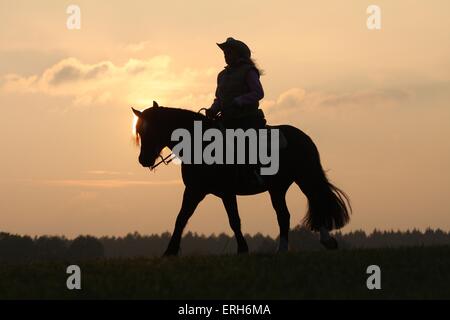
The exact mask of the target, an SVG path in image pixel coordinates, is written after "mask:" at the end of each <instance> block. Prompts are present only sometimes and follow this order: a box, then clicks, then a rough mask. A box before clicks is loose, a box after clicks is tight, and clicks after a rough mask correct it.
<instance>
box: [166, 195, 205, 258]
mask: <svg viewBox="0 0 450 320" xmlns="http://www.w3.org/2000/svg"><path fill="white" fill-rule="evenodd" d="M205 195H206V194H205V193H202V192H199V191H196V190H192V189H189V188H186V189H185V190H184V194H183V203H182V205H181V209H180V212H179V213H178V217H177V221H176V222H175V229H174V231H173V234H172V238H171V239H170V242H169V245H168V246H167V250H166V252H164V255H165V256H171V255H177V254H178V251H179V250H180V242H181V236H182V234H183V230H184V228H185V227H186V224H187V222H188V220H189V218H190V217H191V216H192V214H193V213H194V211H195V209H196V208H197V205H198V204H199V203H200V201H202V200H203V199H204V198H205Z"/></svg>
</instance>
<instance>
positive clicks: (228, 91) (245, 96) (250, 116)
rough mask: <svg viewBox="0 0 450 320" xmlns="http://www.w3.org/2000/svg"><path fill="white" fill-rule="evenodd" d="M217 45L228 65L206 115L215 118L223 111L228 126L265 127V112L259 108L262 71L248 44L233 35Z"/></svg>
mask: <svg viewBox="0 0 450 320" xmlns="http://www.w3.org/2000/svg"><path fill="white" fill-rule="evenodd" d="M217 45H218V46H219V48H220V49H222V51H223V53H224V56H225V62H226V63H227V66H226V67H225V68H224V70H222V71H221V72H220V73H219V75H218V76H217V89H216V98H215V99H214V102H213V104H212V105H211V107H210V108H209V109H208V110H207V111H206V116H207V117H208V118H215V117H216V116H217V115H218V114H220V119H221V122H222V124H223V126H224V127H226V128H242V129H248V128H262V127H264V125H265V120H264V115H263V113H262V110H260V109H259V108H258V107H259V100H261V99H262V98H263V97H264V90H263V87H262V85H261V82H260V80H259V77H260V74H261V72H260V70H259V69H258V68H257V67H256V65H255V63H254V62H253V60H252V59H251V51H250V49H249V47H248V46H247V45H246V44H245V43H244V42H242V41H240V40H236V39H233V38H231V37H230V38H228V39H227V40H226V41H225V42H223V43H218V44H217Z"/></svg>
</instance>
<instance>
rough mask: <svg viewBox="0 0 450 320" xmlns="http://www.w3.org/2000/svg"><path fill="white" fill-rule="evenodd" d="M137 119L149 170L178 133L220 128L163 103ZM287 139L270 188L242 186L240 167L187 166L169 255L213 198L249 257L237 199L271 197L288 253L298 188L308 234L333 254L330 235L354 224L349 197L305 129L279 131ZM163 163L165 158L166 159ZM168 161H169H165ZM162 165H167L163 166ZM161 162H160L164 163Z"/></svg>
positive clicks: (334, 244)
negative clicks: (292, 197) (292, 194)
mask: <svg viewBox="0 0 450 320" xmlns="http://www.w3.org/2000/svg"><path fill="white" fill-rule="evenodd" d="M132 111H133V113H134V114H135V116H136V117H137V121H136V124H135V135H136V136H135V137H136V142H137V144H138V145H140V154H139V162H140V164H141V165H142V166H143V167H146V168H150V169H151V170H152V169H154V167H155V162H156V160H157V159H158V158H162V156H161V153H162V150H163V149H164V148H166V147H167V148H169V149H171V150H172V149H173V148H174V147H175V145H176V142H175V141H172V139H171V136H172V132H173V131H174V130H176V129H180V128H182V129H185V130H187V131H188V132H189V133H191V134H193V131H194V122H196V121H201V124H202V126H203V128H204V129H208V128H216V127H217V123H216V121H213V120H212V119H209V118H207V117H206V116H204V115H203V114H201V113H199V112H194V111H190V110H186V109H180V108H172V107H163V106H159V105H158V103H157V102H155V101H154V102H153V106H152V107H149V108H147V109H145V110H144V111H139V110H136V109H134V108H132ZM272 128H276V129H278V130H279V132H281V134H282V135H283V136H284V137H285V140H286V141H287V144H286V146H285V148H282V149H281V148H280V149H279V169H278V172H277V173H276V174H274V175H270V176H264V179H263V180H264V183H262V184H261V183H260V184H249V185H247V186H244V187H243V185H245V183H243V182H242V181H238V182H237V183H236V175H235V174H233V172H235V171H236V169H235V166H230V165H224V164H212V165H211V164H192V163H182V164H181V171H182V179H183V183H184V186H185V189H184V193H183V201H182V204H181V209H180V211H179V213H178V216H177V218H176V222H175V227H174V230H173V233H172V236H171V239H170V241H169V244H168V246H167V249H166V251H165V252H164V256H173V255H177V254H178V252H179V250H180V242H181V237H182V234H183V230H184V228H185V227H186V225H187V223H188V220H189V218H190V217H191V216H192V215H193V213H194V211H195V209H196V207H197V205H198V204H199V203H200V202H201V201H202V200H203V199H204V198H205V196H206V195H208V194H213V195H215V196H217V197H219V198H221V199H222V202H223V205H224V207H225V210H226V213H227V215H228V220H229V224H230V227H231V229H232V230H233V232H234V236H235V239H236V241H237V251H238V252H237V253H238V254H245V253H248V252H249V248H248V245H247V242H246V240H245V238H244V236H243V234H242V231H241V222H240V217H239V212H238V206H237V199H236V197H237V195H255V194H259V193H262V192H269V195H270V199H271V202H272V206H273V208H274V209H275V213H276V216H277V221H278V225H279V244H278V252H286V251H288V243H289V242H288V235H289V229H290V212H289V210H288V207H287V205H286V199H285V197H286V192H287V190H288V188H289V187H290V186H291V185H292V184H293V183H295V184H297V185H298V187H299V188H300V189H301V191H302V192H303V193H304V194H305V196H306V198H307V200H308V209H307V212H306V215H305V217H304V219H303V221H302V223H303V225H304V226H305V227H307V228H308V229H310V230H312V231H316V232H320V243H321V244H322V245H323V246H324V247H325V248H326V249H329V250H333V249H337V248H338V244H337V241H336V239H335V238H334V237H332V236H331V235H330V233H329V232H330V231H332V230H335V229H340V228H342V227H343V226H345V225H346V224H347V223H348V222H349V220H350V213H351V206H350V200H349V197H348V196H347V195H346V193H345V192H343V191H342V190H341V189H339V188H338V187H336V186H334V185H333V184H332V183H331V182H330V181H329V180H328V178H327V176H326V173H325V172H324V170H323V168H322V165H321V161H320V156H319V152H318V150H317V148H316V146H315V144H314V142H313V141H312V139H311V138H310V137H309V136H308V135H307V134H305V133H304V132H302V131H301V130H300V129H298V128H296V127H294V126H290V125H279V126H273V127H272ZM162 159H163V158H162ZM163 160H164V159H163ZM163 160H161V161H163ZM161 161H160V162H161Z"/></svg>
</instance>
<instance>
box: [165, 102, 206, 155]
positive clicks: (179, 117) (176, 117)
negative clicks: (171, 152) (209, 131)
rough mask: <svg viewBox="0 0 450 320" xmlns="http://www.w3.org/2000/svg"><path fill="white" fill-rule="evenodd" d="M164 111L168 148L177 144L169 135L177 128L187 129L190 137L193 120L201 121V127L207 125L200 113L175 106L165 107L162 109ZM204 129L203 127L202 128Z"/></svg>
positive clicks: (192, 132)
mask: <svg viewBox="0 0 450 320" xmlns="http://www.w3.org/2000/svg"><path fill="white" fill-rule="evenodd" d="M164 112H165V113H166V116H165V120H164V122H165V123H167V124H168V125H167V127H166V128H167V129H168V131H169V132H168V134H167V145H166V146H167V147H168V148H169V149H172V148H173V146H174V145H175V144H177V143H178V142H177V141H172V140H171V136H172V132H173V131H174V130H177V129H184V130H187V131H188V132H189V133H190V134H191V137H192V136H193V134H194V122H195V121H201V122H202V125H203V127H205V126H208V124H207V123H205V121H204V120H205V118H203V117H201V116H200V115H198V114H196V113H194V112H192V111H188V110H183V109H175V108H167V110H164ZM203 129H204V128H203Z"/></svg>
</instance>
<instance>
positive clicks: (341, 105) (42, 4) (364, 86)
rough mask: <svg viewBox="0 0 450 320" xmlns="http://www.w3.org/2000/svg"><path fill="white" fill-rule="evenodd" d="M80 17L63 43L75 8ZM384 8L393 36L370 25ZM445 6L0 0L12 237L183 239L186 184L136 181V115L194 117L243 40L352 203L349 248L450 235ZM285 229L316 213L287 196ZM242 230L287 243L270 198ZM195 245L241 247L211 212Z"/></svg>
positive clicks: (218, 207)
mask: <svg viewBox="0 0 450 320" xmlns="http://www.w3.org/2000/svg"><path fill="white" fill-rule="evenodd" d="M70 4H77V5H78V6H79V7H80V9H81V29H80V30H68V29H67V27H66V20H67V18H68V14H67V13H66V9H67V6H68V5H70ZM370 4H376V5H379V6H380V8H381V13H382V15H381V21H382V28H381V30H368V28H367V26H366V20H367V17H368V14H367V13H366V9H367V7H368V6H369V5H370ZM449 12H450V2H449V1H448V0H431V1H418V0H397V1H382V0H376V1H371V2H368V1H362V0H352V1H300V0H295V1H261V0H258V1H256V0H251V1H245V0H242V1H226V2H219V1H206V0H202V1H179V0H174V1H153V0H130V1H103V0H102V1H81V0H77V1H74V2H73V3H72V2H66V1H50V0H43V1H21V0H14V1H13V0H0V152H1V157H0V231H7V232H12V233H20V234H30V235H41V234H57V235H66V236H68V237H74V236H76V235H78V234H93V235H124V234H126V233H128V232H134V231H138V232H140V233H145V234H148V233H160V232H164V231H171V230H172V228H173V224H174V222H175V218H176V215H177V213H178V210H179V206H180V204H181V198H182V190H183V185H182V183H181V175H180V167H179V166H177V165H170V166H167V167H163V166H161V167H159V168H158V169H157V171H156V173H150V172H149V171H148V170H146V169H144V168H142V167H141V166H140V165H139V163H138V161H137V156H138V151H139V150H138V149H137V148H136V147H135V146H134V145H133V143H132V139H131V123H132V120H133V117H132V113H131V111H130V107H131V106H134V107H136V108H138V109H144V108H146V107H147V106H148V105H150V104H151V101H153V100H156V101H158V102H159V103H160V105H163V106H176V107H184V108H189V109H192V110H198V109H200V108H201V107H207V106H209V105H210V104H211V103H212V101H213V98H214V91H215V86H216V77H217V73H218V72H219V71H221V70H222V68H223V67H224V61H223V54H222V53H221V51H220V50H219V48H218V47H217V46H216V44H215V43H216V42H222V41H224V40H225V39H226V38H227V37H229V36H232V37H235V38H237V39H241V40H243V41H245V42H246V43H247V44H248V45H249V46H250V48H251V49H252V51H253V56H254V58H255V59H256V61H257V63H258V65H259V66H260V67H261V68H262V69H263V70H264V71H265V75H264V76H263V77H261V81H262V84H263V86H264V90H265V98H264V100H263V101H262V108H263V110H264V111H265V113H266V116H267V119H268V121H269V122H270V123H273V124H280V123H288V124H292V125H295V126H298V127H299V128H301V129H302V130H304V131H305V132H307V133H308V134H309V135H310V136H311V137H312V138H313V140H314V141H315V142H316V144H317V146H318V148H319V151H320V152H321V157H322V162H323V165H324V167H325V168H326V169H327V170H328V175H329V177H330V179H331V180H332V181H333V182H334V183H335V184H336V185H338V186H339V187H341V188H342V189H344V190H345V191H346V192H347V193H348V194H349V196H350V198H351V200H352V204H353V209H354V214H353V216H352V220H351V222H350V224H349V225H348V226H346V227H345V228H344V229H343V231H344V232H346V231H351V230H355V229H364V230H366V231H372V230H373V229H374V228H377V229H401V230H405V229H412V228H419V229H425V228H427V227H432V228H442V229H444V230H449V229H450V196H449V195H450V143H449V141H448V139H449V136H450V103H449V102H450V41H449V39H450V19H448V15H449ZM288 205H289V208H290V211H291V224H292V226H294V225H295V224H297V223H298V222H299V221H300V219H301V218H302V217H303V216H304V213H305V210H306V202H305V197H304V196H303V194H302V193H301V192H300V190H299V189H298V188H297V187H296V186H292V189H291V190H290V191H289V193H288ZM239 206H240V214H241V219H242V225H243V231H244V232H245V233H251V234H254V233H256V232H261V233H263V234H270V235H272V236H275V235H277V233H278V225H277V222H276V217H275V213H274V211H273V209H272V206H271V204H270V200H269V196H268V194H262V195H258V196H252V197H240V198H239ZM187 230H190V231H194V232H200V233H205V234H210V233H220V232H226V233H228V234H231V230H230V228H229V226H228V219H227V216H226V213H225V210H224V209H223V207H222V204H221V201H220V199H218V198H215V197H214V196H208V197H207V198H206V200H205V201H203V202H202V203H201V204H200V206H199V208H198V209H197V211H196V213H195V214H194V216H193V217H192V219H191V220H190V223H189V225H188V227H187Z"/></svg>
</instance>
